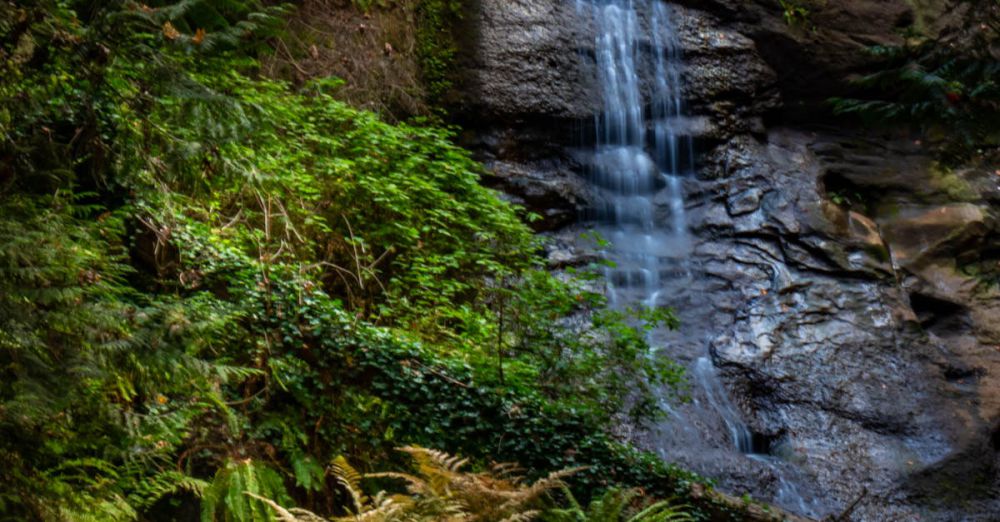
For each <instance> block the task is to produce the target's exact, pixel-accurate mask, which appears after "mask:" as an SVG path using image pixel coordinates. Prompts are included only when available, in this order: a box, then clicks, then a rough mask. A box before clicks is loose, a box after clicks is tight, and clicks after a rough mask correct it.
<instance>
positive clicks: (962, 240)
mask: <svg viewBox="0 0 1000 522" xmlns="http://www.w3.org/2000/svg"><path fill="white" fill-rule="evenodd" d="M679 3H680V4H686V5H674V9H673V13H674V19H675V20H674V21H675V25H676V26H677V31H678V33H679V34H678V37H679V40H680V42H681V45H682V47H683V51H684V57H685V62H686V67H685V70H684V81H685V90H686V93H685V97H686V100H687V102H688V104H689V106H690V109H689V114H688V115H687V117H686V118H684V121H683V122H682V123H683V126H684V128H685V132H687V133H690V134H691V135H693V136H695V138H696V140H697V143H698V149H699V163H698V164H699V168H698V169H697V173H696V175H695V176H692V177H691V178H689V179H686V180H685V186H684V192H685V194H686V206H687V216H688V221H689V226H690V229H691V232H692V234H693V236H694V241H695V246H694V250H693V253H692V254H691V256H690V265H689V266H691V267H692V269H691V270H692V271H693V272H694V276H695V277H694V281H695V283H693V284H690V283H686V284H684V285H683V286H681V285H675V286H671V283H670V282H665V283H664V292H665V295H670V296H672V297H671V298H668V299H666V302H667V303H669V304H671V305H673V306H674V307H675V308H677V309H678V311H679V315H680V316H681V318H682V320H683V321H684V326H683V327H682V331H681V332H680V333H679V334H672V335H665V336H664V338H663V342H664V345H665V346H666V347H667V348H666V349H665V352H666V353H667V354H668V355H670V356H673V357H675V358H677V359H678V360H680V361H681V362H684V363H686V364H688V365H689V366H690V367H691V369H692V372H691V373H692V379H693V380H694V381H696V382H695V384H696V385H695V387H694V389H693V392H692V397H693V401H692V403H691V404H686V405H675V406H674V407H672V408H671V416H670V419H669V420H668V421H666V422H665V423H664V425H663V426H659V427H656V428H654V429H651V430H648V432H646V433H639V434H632V436H633V437H635V438H636V439H637V440H640V441H642V443H643V444H645V445H647V446H648V447H650V448H651V449H654V450H657V451H660V452H661V454H662V455H664V457H665V458H666V459H668V460H671V461H677V462H679V463H681V464H683V465H687V466H689V467H691V468H693V469H695V470H696V471H699V472H702V473H704V474H706V475H709V476H713V477H717V478H718V479H719V481H720V484H721V485H722V486H723V488H724V489H730V490H733V491H736V492H738V493H741V492H743V491H749V492H751V493H752V494H754V495H755V496H760V497H762V498H768V499H777V500H778V501H779V502H784V503H785V504H789V503H791V504H794V503H795V502H791V501H790V500H789V499H790V498H792V497H798V496H801V497H802V501H803V502H804V504H803V505H801V506H795V505H790V506H789V507H791V508H793V509H795V508H799V511H807V512H811V513H812V514H816V515H819V514H825V513H830V512H838V513H839V510H841V509H843V508H844V507H845V506H846V505H848V504H850V503H851V502H853V501H854V500H855V499H857V498H858V497H859V496H861V495H862V492H863V491H865V490H867V494H864V498H863V499H862V500H861V502H860V503H859V505H858V507H857V509H856V511H855V515H856V516H857V517H858V518H859V519H863V520H872V521H875V520H915V519H916V517H920V518H921V519H924V520H927V519H931V520H969V519H982V520H987V519H990V516H991V514H995V513H998V512H1000V501H998V500H997V498H998V495H997V492H998V490H1000V457H998V455H1000V453H998V451H1000V289H998V285H1000V277H998V275H997V274H998V263H1000V244H998V243H997V241H996V239H995V238H996V237H997V233H998V231H1000V217H998V216H1000V212H998V208H1000V207H998V204H1000V177H998V175H997V172H993V171H990V170H976V169H956V170H949V169H944V168H942V167H940V166H938V165H937V164H936V163H935V162H934V161H933V160H932V158H931V157H930V156H929V155H928V154H927V153H926V152H925V151H923V150H922V148H921V146H920V144H919V143H918V142H915V141H914V140H913V139H910V138H908V137H907V136H905V135H903V134H902V133H900V134H895V135H892V134H874V133H872V132H869V131H864V130H860V129H851V128H846V127H843V126H838V125H839V124H838V123H837V122H831V121H824V120H822V119H820V118H819V117H818V116H817V115H818V114H821V111H818V110H817V109H816V107H817V106H818V105H817V102H819V101H821V100H823V99H825V98H826V97H827V96H830V95H833V94H836V93H838V92H842V89H843V88H844V84H843V82H842V79H843V78H844V77H846V76H847V75H848V74H850V73H851V72H854V71H859V70H863V68H864V67H865V66H866V58H865V55H864V54H863V53H862V50H863V48H864V47H865V46H868V45H872V44H877V43H892V42H895V41H896V39H897V38H898V37H897V36H896V31H897V30H898V29H900V28H904V27H907V26H911V25H914V24H918V25H919V26H920V28H921V29H922V30H926V31H937V30H940V29H941V28H942V27H946V26H947V24H948V23H950V20H951V19H952V17H953V16H955V15H954V13H952V12H951V11H948V10H946V9H944V8H943V7H940V6H939V5H938V4H937V3H935V2H904V1H903V0H893V1H874V0H870V1H863V0H852V1H843V2H826V3H825V6H823V7H818V8H815V9H814V10H813V12H812V13H811V15H810V18H809V19H808V24H810V25H809V27H801V26H800V27H793V26H789V25H788V24H787V23H786V22H785V20H784V19H783V18H782V13H781V10H780V8H779V7H778V6H777V2H769V1H765V0H759V1H757V2H745V1H736V0H732V1H729V0H708V1H702V0H699V1H686V2H679ZM772 4H774V5H772ZM467 23H468V31H466V35H467V38H468V43H469V49H470V52H469V54H468V56H466V57H465V60H466V63H465V64H464V65H465V70H466V71H468V73H467V78H466V79H465V82H464V85H465V86H466V87H465V91H464V105H463V106H462V108H461V109H460V110H459V114H460V118H461V119H462V122H463V123H464V124H465V126H466V128H468V129H470V131H469V133H468V136H467V138H468V145H469V146H471V147H472V148H473V149H474V150H476V151H477V153H478V154H479V156H480V158H481V159H482V160H484V161H485V162H486V164H487V165H488V166H489V167H490V168H491V169H492V171H493V172H494V174H495V176H494V177H493V178H491V180H490V181H491V182H492V183H493V184H494V185H496V186H497V187H500V188H502V189H504V190H505V191H507V192H508V193H509V194H510V196H511V198H512V199H515V200H518V201H520V202H522V203H525V204H526V205H528V206H529V207H532V208H533V209H534V210H536V211H537V212H539V213H540V214H541V215H542V216H543V218H544V219H543V220H542V221H541V222H540V224H539V229H540V230H543V231H545V232H546V233H547V234H549V235H551V236H552V237H553V238H554V242H553V244H554V246H553V247H552V252H551V259H552V261H553V265H554V266H557V265H558V266H561V265H565V264H572V263H577V262H581V261H582V260H586V259H589V258H590V257H591V256H593V255H595V254H594V253H593V252H590V251H588V250H587V248H586V247H585V246H583V245H582V244H581V243H580V242H578V241H576V240H575V239H574V238H575V237H577V236H578V235H579V233H581V232H583V226H582V225H580V224H578V223H577V221H578V220H577V218H578V216H579V215H580V214H581V212H582V210H583V209H585V208H586V207H587V206H588V205H591V204H593V203H594V201H595V199H597V198H599V195H598V194H596V193H595V192H594V191H593V189H592V188H591V187H590V185H589V184H588V183H587V181H586V176H585V169H584V168H583V167H582V165H581V162H580V159H579V158H580V157H581V154H580V151H581V150H583V149H586V148H587V147H588V146H591V145H592V143H591V141H592V136H591V135H592V134H593V131H592V130H591V129H592V123H591V121H592V120H593V118H594V117H595V115H596V114H597V113H598V112H599V110H600V109H599V105H600V92H599V87H598V85H597V83H596V81H595V76H596V72H595V67H596V62H595V58H594V31H595V29H594V27H593V25H592V22H591V21H590V20H589V19H588V18H587V17H586V16H584V15H582V14H580V11H579V10H577V9H576V8H575V7H574V3H573V2H569V1H564V0H479V1H478V2H477V3H476V5H475V9H474V12H473V13H472V14H471V16H470V17H469V18H468V19H467ZM642 48H643V49H644V51H643V52H644V53H649V52H650V50H651V48H652V43H651V42H646V45H644V46H642ZM643 83H644V85H647V86H648V84H649V83H650V79H649V78H644V79H643ZM658 203H659V205H658V208H657V209H656V211H657V212H658V213H660V214H662V215H666V214H667V213H669V212H670V210H669V209H668V208H666V207H667V203H666V202H658ZM706 353H707V354H709V355H710V357H711V361H712V363H713V364H714V367H715V371H714V372H712V373H713V375H717V377H718V378H721V383H722V388H723V389H724V390H725V392H726V394H727V395H728V396H729V397H731V398H732V401H733V403H734V405H733V406H732V408H733V409H735V410H736V414H737V415H738V416H739V417H740V418H741V419H742V420H743V421H744V422H745V423H746V424H747V425H748V426H749V427H750V429H751V430H752V432H753V434H754V435H753V439H754V446H755V451H756V452H757V453H760V454H761V455H752V456H747V455H744V454H741V453H740V452H739V451H737V450H736V449H735V448H733V447H732V444H731V442H730V440H729V436H728V431H727V425H726V422H725V420H726V419H725V418H724V417H725V415H722V414H720V413H719V410H720V407H719V406H718V405H713V404H712V403H713V402H715V401H717V399H718V398H717V397H714V396H713V387H712V382H711V380H712V379H714V378H715V377H714V376H709V375H703V374H702V372H701V371H700V370H699V368H698V360H699V359H700V358H701V357H703V356H704V354H706ZM710 406H713V407H710ZM721 409H723V410H724V409H726V407H725V406H722V407H721ZM764 454H769V455H764ZM790 489H794V490H795V491H796V492H797V493H798V495H790V493H789V491H790ZM803 508H804V509H803Z"/></svg>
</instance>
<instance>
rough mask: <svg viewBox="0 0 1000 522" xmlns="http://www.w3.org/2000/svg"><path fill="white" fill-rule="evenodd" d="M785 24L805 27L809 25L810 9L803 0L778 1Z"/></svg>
mask: <svg viewBox="0 0 1000 522" xmlns="http://www.w3.org/2000/svg"><path fill="white" fill-rule="evenodd" d="M778 3H779V4H780V5H781V11H782V16H783V17H784V18H785V23H786V24H788V25H790V26H805V25H808V23H809V15H810V12H809V8H808V7H807V5H806V4H805V3H804V2H803V1H802V0H778Z"/></svg>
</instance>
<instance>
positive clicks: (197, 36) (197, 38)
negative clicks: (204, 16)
mask: <svg viewBox="0 0 1000 522" xmlns="http://www.w3.org/2000/svg"><path fill="white" fill-rule="evenodd" d="M204 39H205V30H204V29H201V28H199V29H198V30H197V31H195V32H194V37H193V38H191V41H192V42H194V43H195V45H201V42H202V40H204Z"/></svg>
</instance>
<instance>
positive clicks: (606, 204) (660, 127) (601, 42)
mask: <svg viewBox="0 0 1000 522" xmlns="http://www.w3.org/2000/svg"><path fill="white" fill-rule="evenodd" d="M577 5H578V8H580V9H585V8H586V6H588V5H589V7H590V8H591V9H592V10H593V17H594V22H595V24H596V27H597V32H598V34H597V39H596V59H597V66H598V77H599V78H598V79H599V81H600V84H601V86H602V88H603V102H604V107H603V112H602V113H601V115H600V117H599V118H598V121H597V125H596V149H595V153H594V158H593V163H592V167H593V168H592V172H593V177H592V179H593V182H594V184H595V185H597V186H598V187H599V190H600V192H601V196H602V201H603V204H602V205H601V206H599V207H598V208H596V209H594V216H593V217H594V219H595V221H596V222H597V223H599V225H598V227H597V228H598V230H599V232H601V233H602V235H604V236H605V238H606V239H608V240H609V241H610V242H611V244H612V245H613V248H612V251H611V252H609V257H610V258H611V260H612V261H614V263H615V266H614V267H611V268H608V270H607V273H606V276H607V280H608V294H609V297H610V299H611V302H612V304H613V305H618V304H622V303H624V302H632V301H638V302H642V303H645V304H646V305H647V306H650V307H652V306H656V305H657V301H658V299H659V297H660V290H661V289H660V281H661V278H663V277H665V276H666V277H672V276H676V275H677V274H678V272H680V273H683V272H684V270H683V262H684V260H685V259H686V257H687V253H688V250H689V249H690V239H689V237H688V232H687V223H686V221H685V216H684V199H683V191H682V176H683V175H685V174H690V173H691V172H692V171H693V170H694V165H693V159H692V158H693V154H692V150H693V146H692V140H691V138H690V136H687V135H682V134H679V133H678V132H677V129H676V128H675V127H674V125H673V124H674V123H675V121H676V120H677V118H678V117H679V116H680V115H681V111H682V109H683V106H682V102H681V99H682V98H681V94H680V92H681V91H680V71H679V69H678V67H679V59H678V56H677V54H678V53H677V51H676V49H677V45H675V42H672V41H662V36H661V35H663V34H671V35H672V34H673V32H672V31H669V30H664V29H665V27H662V25H663V24H667V23H668V20H667V11H666V7H665V6H664V5H663V4H662V3H659V2H656V3H655V6H654V16H653V18H652V20H651V24H652V27H651V29H650V31H651V33H652V34H653V35H654V38H655V42H654V47H655V48H656V49H657V51H656V53H655V64H653V66H654V68H655V74H654V77H655V78H656V82H655V86H654V87H653V89H652V93H651V96H650V98H651V99H650V100H649V103H648V106H649V111H648V114H649V117H648V118H647V110H646V107H647V104H646V102H645V101H644V97H643V95H642V92H641V86H640V78H639V75H638V68H639V66H640V61H641V60H642V59H643V55H642V54H641V53H640V49H639V46H640V43H641V40H640V35H642V34H644V33H643V29H642V28H641V27H640V20H639V16H638V13H637V11H636V9H635V8H634V6H633V2H631V1H627V0H610V1H603V2H602V1H595V2H594V3H591V4H586V3H584V2H582V1H580V2H578V4H577ZM649 127H652V140H650V139H649V138H650V137H649V136H648V128H649ZM664 189H665V190H666V191H667V195H668V197H669V208H670V216H669V217H668V218H667V220H668V221H669V222H668V223H664V222H663V220H661V219H659V216H657V212H656V205H655V204H654V200H655V198H656V196H657V195H658V194H659V193H661V192H662V191H663V190H664ZM623 292H625V293H631V294H632V295H628V296H623V295H622V293H623ZM623 299H625V300H626V301H623Z"/></svg>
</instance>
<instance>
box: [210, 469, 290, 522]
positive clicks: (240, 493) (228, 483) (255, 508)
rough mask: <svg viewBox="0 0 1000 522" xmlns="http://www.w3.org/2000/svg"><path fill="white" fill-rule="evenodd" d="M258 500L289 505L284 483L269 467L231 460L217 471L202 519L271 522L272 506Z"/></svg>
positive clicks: (234, 521)
mask: <svg viewBox="0 0 1000 522" xmlns="http://www.w3.org/2000/svg"><path fill="white" fill-rule="evenodd" d="M254 497H264V498H268V499H273V500H274V501H276V502H288V501H289V500H290V499H289V498H288V494H287V493H286V492H285V486H284V480H283V478H282V477H281V475H279V474H278V473H277V472H276V471H274V470H273V469H271V468H270V467H268V466H267V465H265V464H261V463H259V462H254V461H252V460H250V459H246V460H243V461H230V462H228V463H227V464H226V465H225V466H224V467H222V468H220V469H219V471H217V472H216V474H215V478H214V479H213V480H212V483H211V485H209V486H208V487H207V488H205V491H204V493H203V495H202V500H201V519H202V520H204V521H213V520H218V521H225V522H230V521H232V522H268V521H270V520H272V519H273V517H272V514H271V511H270V507H269V506H268V505H267V504H265V503H264V502H262V501H260V500H258V499H257V498H254Z"/></svg>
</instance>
